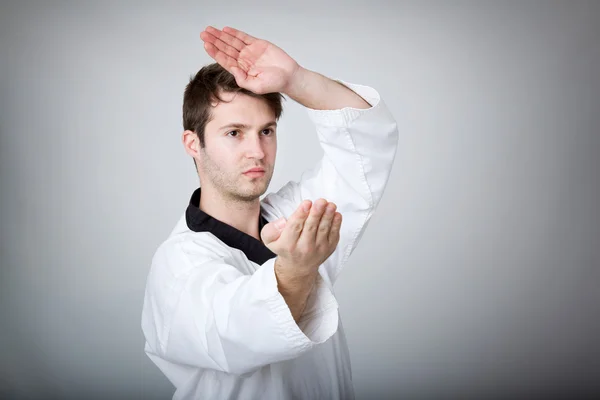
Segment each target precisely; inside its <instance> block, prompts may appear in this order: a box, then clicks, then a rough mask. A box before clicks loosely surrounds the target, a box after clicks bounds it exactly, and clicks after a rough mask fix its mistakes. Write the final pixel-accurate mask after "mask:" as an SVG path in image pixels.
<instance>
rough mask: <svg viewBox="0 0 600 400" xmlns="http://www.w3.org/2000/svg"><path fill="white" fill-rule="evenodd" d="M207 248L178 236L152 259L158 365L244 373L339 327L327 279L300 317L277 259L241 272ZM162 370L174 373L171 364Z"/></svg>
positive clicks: (150, 336) (153, 354)
mask: <svg viewBox="0 0 600 400" xmlns="http://www.w3.org/2000/svg"><path fill="white" fill-rule="evenodd" d="M200 235H202V234H200ZM200 237H201V236H200ZM209 253H210V252H209V251H207V250H206V246H204V247H203V246H202V245H201V244H197V243H193V242H189V241H179V242H177V243H172V242H171V243H169V244H167V245H163V246H161V247H160V248H159V249H158V250H157V252H156V254H155V256H154V258H153V261H152V268H151V271H150V274H149V277H148V281H147V285H146V293H145V300H144V308H143V312H142V329H143V332H144V335H145V337H146V352H147V353H148V355H149V356H150V358H151V359H153V360H156V358H157V357H158V358H160V359H161V362H156V361H155V363H156V364H157V366H159V368H161V366H164V365H167V364H165V363H164V362H167V363H168V364H169V365H176V366H177V368H181V367H184V368H185V367H186V366H191V367H196V368H209V369H214V370H219V371H224V372H228V373H232V374H240V375H242V374H246V373H250V372H253V371H254V370H256V369H258V368H261V367H263V366H265V365H268V364H271V363H275V362H279V361H284V360H288V359H291V358H295V357H297V356H299V355H301V354H302V353H304V352H306V351H308V350H310V349H311V348H313V347H314V346H316V345H318V344H320V343H323V342H324V341H326V340H327V339H328V338H329V337H331V336H332V335H333V334H334V333H335V331H336V330H337V326H338V304H337V302H336V300H335V297H334V296H333V294H332V293H331V291H330V290H329V289H328V286H327V285H326V284H325V283H324V282H323V280H322V278H320V277H319V278H317V281H316V285H315V288H314V290H313V292H312V293H311V295H310V300H309V302H310V303H311V304H312V309H311V313H310V315H306V316H303V318H302V319H301V320H300V321H299V323H298V324H296V322H295V321H294V318H293V317H292V314H291V312H290V310H289V308H288V306H287V303H286V302H285V300H284V298H283V297H282V296H281V294H280V293H279V291H278V288H277V280H276V277H275V271H274V263H275V258H273V259H270V260H268V261H266V262H265V263H264V264H263V265H261V266H259V268H258V269H257V270H256V271H255V272H254V273H252V274H243V273H242V272H240V270H238V268H236V267H234V266H233V265H230V264H228V263H227V262H225V261H224V259H225V258H224V257H215V256H214V255H211V254H209ZM161 369H164V370H163V372H164V373H165V375H167V376H168V377H170V376H169V375H170V372H171V371H172V370H173V369H172V368H166V367H165V368H161ZM170 378H171V381H172V382H173V383H174V384H176V385H177V382H176V381H175V379H176V378H172V377H170Z"/></svg>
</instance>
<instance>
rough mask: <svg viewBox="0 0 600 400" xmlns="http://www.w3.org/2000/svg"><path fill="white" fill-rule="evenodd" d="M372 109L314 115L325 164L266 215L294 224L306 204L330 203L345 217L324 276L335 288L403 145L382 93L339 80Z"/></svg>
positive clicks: (271, 197) (278, 198)
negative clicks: (293, 218)
mask: <svg viewBox="0 0 600 400" xmlns="http://www.w3.org/2000/svg"><path fill="white" fill-rule="evenodd" d="M338 82H340V83H342V84H344V85H345V86H347V87H348V88H350V89H352V90H353V91H354V92H355V93H357V94H358V95H360V96H361V97H362V98H363V99H364V100H365V101H367V102H368V103H369V104H370V105H371V108H368V109H357V108H352V107H346V108H343V109H340V110H312V109H308V116H309V118H310V119H311V121H312V122H313V123H314V124H315V127H316V131H317V136H318V139H319V142H320V145H321V147H322V149H323V153H324V154H323V157H322V158H321V160H320V161H319V163H318V164H317V165H316V166H315V167H314V168H313V169H310V170H308V171H305V172H304V173H303V174H302V176H301V178H300V181H299V182H298V181H291V182H288V183H287V184H286V185H284V186H283V187H282V188H281V189H280V190H279V191H277V192H274V193H270V194H268V195H267V196H266V197H265V199H264V200H263V209H264V211H265V213H266V214H267V218H268V219H269V220H275V219H278V218H280V217H285V218H289V216H290V215H291V214H292V213H293V212H294V211H295V210H296V208H297V207H298V206H299V205H300V203H301V202H302V200H305V199H310V200H312V201H315V200H317V199H319V198H325V199H326V200H328V201H332V202H334V203H336V205H337V207H338V211H339V212H340V213H341V214H342V216H343V222H342V229H341V232H340V241H339V244H338V247H337V249H336V250H335V252H334V253H333V254H332V255H331V256H330V257H329V258H328V259H327V260H326V261H325V263H323V265H321V267H320V268H319V272H320V273H321V274H322V275H324V276H325V277H326V279H328V280H329V284H330V285H333V284H334V283H335V281H336V279H337V277H338V275H339V273H340V271H341V269H342V267H343V266H344V264H345V263H346V261H347V259H348V257H349V256H350V254H352V252H353V250H354V248H355V247H356V245H357V243H358V241H359V240H360V238H361V237H362V235H363V233H364V231H365V229H366V227H367V224H368V222H369V220H370V218H371V216H372V215H373V213H374V211H375V209H376V208H377V205H378V203H379V201H380V199H381V196H382V194H383V192H384V189H385V187H386V185H387V182H388V179H389V176H390V171H391V168H392V165H393V162H394V158H395V155H396V148H397V145H398V128H397V124H396V121H395V120H394V118H393V116H392V115H391V113H390V112H389V110H388V109H387V107H386V105H385V104H384V102H383V100H382V99H381V97H380V95H379V93H378V92H377V91H376V90H375V89H373V88H371V87H368V86H363V85H357V84H352V83H348V82H344V81H341V80H338Z"/></svg>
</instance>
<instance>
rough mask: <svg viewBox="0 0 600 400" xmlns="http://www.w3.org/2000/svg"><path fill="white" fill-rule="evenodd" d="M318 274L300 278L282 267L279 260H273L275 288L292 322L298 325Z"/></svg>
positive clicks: (290, 269) (291, 270)
mask: <svg viewBox="0 0 600 400" xmlns="http://www.w3.org/2000/svg"><path fill="white" fill-rule="evenodd" d="M317 274H318V272H316V273H313V274H310V275H305V276H300V275H298V274H296V273H294V272H293V269H292V268H290V267H289V266H284V265H282V263H281V261H280V259H279V258H277V259H276V260H275V277H276V278H277V288H278V290H279V293H281V296H283V298H284V300H285V302H286V303H287V305H288V307H289V309H290V311H291V313H292V316H293V317H294V321H296V323H298V321H299V320H300V317H301V316H302V312H303V311H304V308H305V307H306V303H307V301H308V297H309V296H310V293H311V291H312V289H313V287H314V285H315V280H316V277H317Z"/></svg>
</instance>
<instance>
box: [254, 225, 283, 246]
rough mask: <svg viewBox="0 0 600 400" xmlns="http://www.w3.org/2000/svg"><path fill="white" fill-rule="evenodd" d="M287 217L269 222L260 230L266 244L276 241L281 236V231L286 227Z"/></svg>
mask: <svg viewBox="0 0 600 400" xmlns="http://www.w3.org/2000/svg"><path fill="white" fill-rule="evenodd" d="M285 224H286V221H285V218H280V219H278V220H277V221H273V222H269V223H268V224H266V225H265V226H264V227H263V228H262V230H261V231H260V238H261V239H262V241H263V243H264V244H265V246H268V245H269V244H270V243H271V242H274V241H276V240H277V239H279V237H280V236H281V232H282V231H283V228H284V227H285Z"/></svg>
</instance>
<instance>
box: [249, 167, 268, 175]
mask: <svg viewBox="0 0 600 400" xmlns="http://www.w3.org/2000/svg"><path fill="white" fill-rule="evenodd" d="M250 172H265V170H264V169H263V168H251V169H249V170H248V171H246V172H244V173H245V174H247V173H250Z"/></svg>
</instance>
